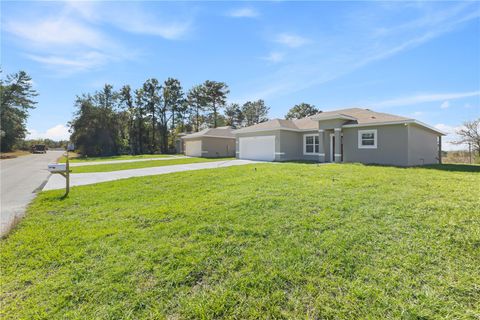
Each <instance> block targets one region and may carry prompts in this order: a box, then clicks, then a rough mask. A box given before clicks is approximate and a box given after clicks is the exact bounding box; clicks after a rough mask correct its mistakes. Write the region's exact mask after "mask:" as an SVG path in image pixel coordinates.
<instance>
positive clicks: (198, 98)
mask: <svg viewBox="0 0 480 320" xmlns="http://www.w3.org/2000/svg"><path fill="white" fill-rule="evenodd" d="M187 101H188V105H189V106H190V111H191V113H192V115H193V117H194V123H195V126H194V127H195V131H196V132H198V131H199V128H200V125H201V120H202V117H201V116H202V112H203V111H204V108H205V106H206V101H205V98H204V95H203V90H202V86H201V85H197V86H194V87H193V88H191V89H190V90H188V93H187Z"/></svg>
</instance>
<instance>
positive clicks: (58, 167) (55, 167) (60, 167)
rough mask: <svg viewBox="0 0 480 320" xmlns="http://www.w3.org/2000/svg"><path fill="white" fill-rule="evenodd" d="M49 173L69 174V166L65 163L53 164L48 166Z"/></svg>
mask: <svg viewBox="0 0 480 320" xmlns="http://www.w3.org/2000/svg"><path fill="white" fill-rule="evenodd" d="M48 171H50V172H52V173H57V172H67V165H66V164H65V163H52V164H49V165H48Z"/></svg>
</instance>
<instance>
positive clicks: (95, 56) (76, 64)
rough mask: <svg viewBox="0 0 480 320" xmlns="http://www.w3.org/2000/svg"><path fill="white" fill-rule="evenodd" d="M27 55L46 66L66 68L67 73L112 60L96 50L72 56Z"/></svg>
mask: <svg viewBox="0 0 480 320" xmlns="http://www.w3.org/2000/svg"><path fill="white" fill-rule="evenodd" d="M27 57H29V58H30V59H32V60H34V61H37V62H40V63H42V64H44V65H46V66H49V67H53V68H56V69H59V70H64V71H65V72H66V73H72V72H76V71H84V70H89V69H93V68H96V67H99V66H101V65H103V64H105V63H106V62H107V61H109V60H110V57H108V56H107V55H105V54H103V53H100V52H96V51H90V52H86V53H83V54H79V55H75V56H74V57H72V58H69V57H62V56H53V55H47V56H40V55H33V54H29V55H27Z"/></svg>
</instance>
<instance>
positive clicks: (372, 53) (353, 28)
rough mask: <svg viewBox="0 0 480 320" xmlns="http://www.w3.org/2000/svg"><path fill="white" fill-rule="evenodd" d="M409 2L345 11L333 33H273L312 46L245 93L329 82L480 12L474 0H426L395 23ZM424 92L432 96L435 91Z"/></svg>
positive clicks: (271, 93) (278, 92) (269, 93)
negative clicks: (440, 1) (443, 1)
mask: <svg viewBox="0 0 480 320" xmlns="http://www.w3.org/2000/svg"><path fill="white" fill-rule="evenodd" d="M406 6H407V7H408V6H409V5H408V4H404V3H397V4H395V5H394V6H389V8H388V9H385V6H384V5H383V4H381V3H378V2H370V3H369V5H366V6H363V7H362V8H360V9H358V10H351V11H349V13H348V14H347V15H346V16H345V17H344V18H345V21H348V23H347V24H346V25H345V28H342V29H340V30H338V32H337V33H336V34H335V36H334V37H333V36H329V35H325V34H323V35H319V36H317V37H316V38H315V39H313V40H308V39H305V40H306V42H305V41H301V40H300V41H294V40H293V39H295V37H292V35H291V34H286V35H287V36H283V37H280V38H274V39H273V41H275V40H280V43H281V42H283V44H285V45H287V44H290V45H291V47H292V46H293V47H295V45H300V44H306V43H309V44H310V45H309V47H308V50H295V51H293V52H291V53H289V59H288V63H282V64H281V67H279V68H278V69H277V71H275V72H271V73H269V74H267V75H265V76H264V77H259V78H256V79H254V80H252V81H251V82H250V83H246V84H245V88H244V89H243V90H245V91H246V92H245V93H243V94H242V96H249V97H250V96H253V97H259V98H263V99H268V98H269V97H279V96H284V95H288V94H292V93H295V92H298V91H301V90H305V89H307V88H311V87H313V86H318V85H321V84H324V83H327V82H329V81H332V80H335V79H338V78H340V77H342V76H344V75H347V74H349V73H351V72H353V71H355V70H358V69H359V68H362V67H365V66H366V65H369V64H371V63H372V62H375V61H379V60H384V59H387V58H389V57H392V56H394V55H398V54H400V53H402V52H405V51H407V50H410V49H413V48H415V47H418V46H421V45H422V44H424V43H426V42H428V41H431V40H432V39H435V38H438V37H440V36H442V35H444V34H446V33H448V32H451V31H453V30H455V29H457V28H459V27H463V26H464V25H465V24H466V23H468V22H470V21H472V20H475V19H478V17H479V15H480V11H479V10H478V9H477V8H476V7H475V5H474V4H473V3H472V2H470V3H461V4H458V3H452V4H451V5H449V6H442V7H439V6H436V5H434V4H431V3H425V4H424V5H422V6H419V7H418V8H417V7H416V8H409V9H408V10H414V11H415V12H412V17H413V18H404V17H402V18H401V22H400V23H397V24H394V23H392V22H396V21H398V19H394V17H398V16H399V15H400V14H401V13H403V12H404V10H405V7H406ZM380 17H381V18H380ZM389 17H391V18H392V19H388V18H389ZM387 21H388V22H387ZM378 30H381V32H378ZM284 35H285V34H284ZM302 39H304V38H302ZM332 52H334V54H332ZM420 98H422V97H420ZM423 98H425V99H427V100H428V101H431V100H430V99H431V98H432V97H423ZM448 99H449V97H448V96H447V97H443V98H442V97H435V99H434V100H433V101H437V100H438V101H441V100H448ZM404 102H409V103H411V101H390V103H397V104H398V103H404Z"/></svg>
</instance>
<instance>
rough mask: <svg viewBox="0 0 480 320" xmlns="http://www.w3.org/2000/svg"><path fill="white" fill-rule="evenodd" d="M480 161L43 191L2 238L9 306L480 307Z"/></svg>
mask: <svg viewBox="0 0 480 320" xmlns="http://www.w3.org/2000/svg"><path fill="white" fill-rule="evenodd" d="M255 168H256V169H255ZM479 168H480V167H476V168H475V167H469V166H444V167H442V166H437V167H430V168H409V169H403V168H394V167H381V166H363V165H350V164H348V165H347V164H344V165H322V166H316V165H309V164H257V165H248V166H241V167H229V168H221V169H215V170H201V171H196V172H181V173H175V174H169V175H161V176H150V177H143V178H133V179H126V180H120V181H116V182H108V183H102V184H98V185H90V186H82V187H74V188H72V190H71V192H70V196H69V197H68V198H67V199H65V200H61V199H60V197H61V195H62V194H63V191H61V190H58V191H49V192H43V193H41V194H39V196H38V197H37V198H36V199H35V200H34V201H33V204H32V205H31V206H30V207H29V209H28V212H27V216H26V218H24V219H23V221H22V222H21V223H20V225H19V226H18V227H17V228H16V229H15V230H14V231H13V233H12V234H11V235H10V236H9V237H8V238H7V239H5V240H3V241H1V243H0V252H1V253H0V258H1V262H0V270H1V278H0V280H1V293H0V295H1V296H0V299H1V302H2V303H1V306H0V308H1V311H0V315H1V316H2V318H3V319H141V318H145V319H212V318H215V319H218V318H230V319H257V318H268V319H478V317H479V315H480V304H479V301H480V268H479V265H480V206H479V192H480V172H479V170H478V169H479ZM469 170H471V172H469Z"/></svg>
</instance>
